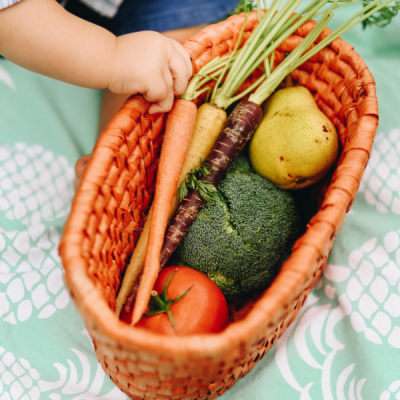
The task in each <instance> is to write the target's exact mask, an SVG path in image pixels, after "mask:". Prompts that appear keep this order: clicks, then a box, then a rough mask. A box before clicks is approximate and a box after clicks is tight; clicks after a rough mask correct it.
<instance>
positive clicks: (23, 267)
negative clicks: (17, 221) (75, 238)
mask: <svg viewBox="0 0 400 400" xmlns="http://www.w3.org/2000/svg"><path fill="white" fill-rule="evenodd" d="M58 242H59V235H58V232H57V230H56V229H55V228H54V227H52V226H50V227H48V228H46V227H45V226H44V225H36V226H32V227H29V228H27V229H26V230H21V231H6V230H4V229H2V228H0V254H1V255H0V320H2V321H4V322H7V323H9V324H17V323H18V322H24V321H27V320H28V319H30V318H31V317H36V318H39V319H45V318H49V317H51V316H52V315H53V314H54V313H55V312H56V311H57V310H62V309H64V308H65V307H66V306H67V305H68V304H69V302H70V296H69V294H68V292H67V290H66V288H65V285H64V282H63V270H62V267H61V264H60V258H59V256H58V252H57V246H58Z"/></svg>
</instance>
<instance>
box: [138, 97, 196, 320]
mask: <svg viewBox="0 0 400 400" xmlns="http://www.w3.org/2000/svg"><path fill="white" fill-rule="evenodd" d="M196 114H197V108H196V105H195V104H194V103H193V102H192V101H188V100H182V99H179V100H175V103H174V105H173V107H172V110H171V111H170V112H169V115H168V118H167V123H166V126H165V135H164V142H163V145H162V149H161V156H160V163H159V165H158V172H157V181H156V191H155V195H154V201H153V205H152V209H153V215H152V218H151V223H150V232H149V241H148V244H147V249H146V259H145V263H144V268H143V276H142V280H141V284H140V286H139V290H138V293H137V297H136V302H135V306H134V309H133V316H132V325H134V324H136V323H137V322H138V321H139V319H140V318H141V317H142V314H143V313H144V311H145V310H146V307H147V304H148V302H149V300H150V294H151V291H152V290H153V286H154V283H155V281H156V279H157V276H158V272H159V270H160V253H161V247H162V245H163V242H164V235H165V230H166V228H167V223H168V215H169V210H170V207H171V204H172V200H173V198H174V195H175V192H176V189H177V185H178V179H179V175H180V172H181V169H182V165H183V163H184V161H185V158H186V153H187V151H188V148H189V143H190V139H191V137H192V132H193V128H194V125H195V123H196Z"/></svg>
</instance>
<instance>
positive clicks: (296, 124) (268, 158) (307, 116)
mask: <svg viewBox="0 0 400 400" xmlns="http://www.w3.org/2000/svg"><path fill="white" fill-rule="evenodd" d="M337 154H338V138H337V133H336V129H335V126H334V125H333V124H332V122H331V121H330V120H329V119H328V117H326V115H325V114H324V113H323V112H322V111H321V110H320V109H319V108H318V106H317V103H316V102H315V100H314V98H313V96H312V95H311V92H310V91H309V90H308V89H306V88H305V87H303V86H297V87H291V88H286V89H282V90H279V91H278V92H276V93H275V94H274V95H273V96H271V98H270V100H269V101H268V103H267V105H266V113H265V115H264V118H263V121H262V122H261V124H260V126H259V128H258V129H257V131H256V132H255V134H254V136H253V138H252V140H251V143H250V160H251V164H252V165H253V167H254V169H255V170H256V171H257V172H258V173H259V174H261V175H262V176H264V177H265V178H267V179H269V180H271V181H272V182H274V183H275V185H277V186H278V187H280V188H282V189H301V188H303V187H306V186H309V185H311V184H313V183H315V182H318V181H319V180H320V179H321V178H322V177H323V176H324V175H325V174H326V172H328V170H329V168H330V167H331V166H332V164H333V163H334V162H335V160H336V157H337Z"/></svg>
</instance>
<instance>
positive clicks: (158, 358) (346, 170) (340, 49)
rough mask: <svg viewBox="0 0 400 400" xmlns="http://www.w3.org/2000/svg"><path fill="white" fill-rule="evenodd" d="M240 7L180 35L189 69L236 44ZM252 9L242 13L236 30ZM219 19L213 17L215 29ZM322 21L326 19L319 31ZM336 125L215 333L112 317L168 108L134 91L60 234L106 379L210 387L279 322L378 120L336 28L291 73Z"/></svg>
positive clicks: (149, 389)
mask: <svg viewBox="0 0 400 400" xmlns="http://www.w3.org/2000/svg"><path fill="white" fill-rule="evenodd" d="M243 22H244V16H243V15H238V16H232V17H230V18H229V19H227V20H226V21H223V22H220V23H218V24H217V26H215V25H214V27H213V28H214V29H210V28H209V27H208V28H205V29H203V30H202V31H201V32H199V33H198V34H196V35H195V36H193V37H192V38H191V39H189V40H187V41H185V42H184V43H183V45H184V47H185V48H186V49H187V51H188V52H189V54H190V55H191V58H192V60H193V68H194V72H197V71H198V70H199V69H200V68H201V67H202V66H203V65H204V64H205V63H207V62H208V61H210V60H211V59H212V58H214V57H216V56H219V55H224V54H226V53H227V52H229V51H231V50H232V48H233V47H234V45H235V43H236V41H237V38H238V36H239V31H240V28H241V26H242V24H243ZM256 23H257V16H256V14H255V13H252V14H251V15H250V17H249V19H248V20H247V23H246V27H245V34H244V40H246V39H247V37H248V36H249V35H250V33H251V31H252V30H253V28H254V26H255V24H256ZM313 25H314V24H313V23H312V22H310V23H307V24H305V25H304V26H303V27H301V28H299V30H298V31H297V32H296V34H294V35H292V36H291V37H290V38H288V39H287V40H286V41H285V42H284V43H283V44H282V45H281V46H280V47H279V48H278V49H277V50H276V53H275V60H276V64H277V63H279V62H280V61H281V60H282V59H283V57H284V55H285V52H290V51H292V50H293V48H294V47H295V46H296V45H297V44H298V43H299V41H301V40H302V38H303V37H304V36H305V35H306V34H307V33H308V32H309V31H310V29H311V28H312V27H313ZM215 28H217V29H215ZM329 32H330V31H329V30H328V29H326V30H325V31H324V32H323V33H322V35H321V37H320V38H319V40H320V39H321V38H322V37H324V36H326V35H327V34H328V33H329ZM292 76H293V78H294V80H295V82H297V84H298V85H303V86H306V87H307V88H308V89H310V90H311V91H312V93H313V94H314V97H315V100H316V101H317V104H318V106H319V107H320V109H321V110H322V111H323V112H324V113H325V114H326V115H327V116H328V117H329V118H330V119H331V120H332V122H333V123H334V125H335V126H336V128H337V131H338V134H339V138H340V143H341V154H340V157H339V159H338V161H337V165H336V168H335V172H334V174H333V178H332V180H331V182H330V185H329V187H328V188H327V190H326V192H324V193H323V194H322V193H321V199H320V200H321V208H320V210H319V212H318V213H317V214H316V215H315V216H314V217H313V218H312V220H311V221H310V222H309V224H308V226H307V231H306V232H305V234H304V235H303V236H302V237H300V238H299V239H298V240H297V241H296V243H295V245H294V247H293V253H292V255H291V257H290V258H289V259H288V260H287V261H286V262H285V264H284V265H283V266H282V269H281V271H280V273H279V275H278V276H277V278H276V279H275V280H274V282H273V283H272V285H271V286H270V287H269V289H268V290H267V291H265V292H264V294H262V296H261V297H259V298H258V299H257V300H251V301H248V303H247V304H246V305H245V306H244V307H242V311H240V312H238V313H237V314H236V321H235V322H233V323H231V324H230V325H229V326H228V328H227V329H226V330H225V331H223V332H222V333H220V334H213V335H197V336H187V337H169V336H168V337H167V336H160V335H157V334H153V333H151V332H147V331H144V330H141V329H136V328H131V327H129V326H128V325H126V324H124V323H122V322H120V321H119V320H118V319H117V318H116V316H115V315H114V313H113V309H114V306H115V297H116V292H117V290H118V287H119V283H120V276H121V273H122V272H123V271H124V269H125V266H126V260H127V257H128V256H129V255H130V254H131V253H132V251H133V249H134V246H135V243H136V241H137V239H138V236H139V233H140V229H141V227H142V226H143V223H144V220H145V212H146V210H147V209H148V206H149V202H150V200H151V197H152V193H153V192H154V184H155V174H156V171H157V160H158V156H159V149H160V146H161V143H162V137H163V129H164V124H165V116H164V115H162V114H158V115H152V116H150V115H148V114H147V110H148V108H149V106H150V104H149V103H148V102H146V101H145V100H144V99H143V98H142V97H140V96H133V97H131V98H130V99H128V101H127V102H126V103H125V105H124V106H123V108H122V109H121V111H120V112H119V113H118V114H117V115H116V117H115V118H114V119H113V120H112V121H111V123H110V124H109V125H108V127H107V128H106V129H105V131H104V132H103V134H102V135H101V136H100V138H99V140H98V143H97V144H96V147H95V149H94V151H93V155H92V159H91V161H90V163H89V165H88V166H87V168H86V171H85V174H84V177H83V179H82V182H81V184H80V187H79V189H78V191H77V193H76V196H75V199H74V201H73V204H72V209H71V214H70V216H69V219H68V221H67V223H66V226H65V230H64V234H63V237H62V240H61V243H60V254H61V257H62V262H63V265H64V268H65V271H66V282H67V285H68V287H69V289H70V293H71V296H72V297H73V299H74V301H75V304H76V307H77V308H78V310H79V312H80V314H81V316H82V317H83V319H84V322H85V324H86V327H87V329H88V331H89V333H90V335H91V337H92V340H93V343H94V347H95V350H96V354H97V357H98V359H99V361H100V363H101V365H102V367H103V368H104V370H105V371H106V372H107V374H108V375H109V376H110V377H111V379H112V380H113V382H114V383H115V384H116V385H117V386H118V387H119V388H120V389H121V390H123V391H124V392H125V393H126V394H127V395H129V396H130V397H131V398H132V399H187V400H195V399H197V400H203V399H210V400H211V399H215V398H216V397H218V396H220V395H222V394H223V393H225V392H226V390H228V389H229V388H231V387H232V386H233V385H234V384H235V382H236V381H237V380H238V379H239V378H241V377H242V376H244V375H246V374H247V373H248V372H249V371H251V369H252V368H253V367H254V365H255V364H256V362H257V361H258V360H260V359H261V358H262V357H263V356H264V355H265V354H266V352H267V351H268V350H269V349H270V348H271V346H273V344H274V343H275V341H276V340H277V339H278V338H279V337H280V336H281V335H282V334H283V332H284V331H285V329H286V328H287V326H288V325H289V324H290V323H291V322H292V321H293V319H294V318H295V316H296V314H297V312H298V311H299V309H300V307H301V306H302V305H303V303H304V301H305V299H306V297H307V295H308V293H309V291H310V290H311V287H312V286H313V284H314V282H315V281H316V279H317V277H318V276H319V274H320V272H321V270H322V268H323V266H324V264H325V262H326V259H327V257H328V255H329V252H330V250H331V248H332V244H333V240H334V238H335V236H336V235H337V233H338V232H339V230H340V228H341V227H342V225H343V222H344V219H345V215H346V212H347V211H348V210H349V209H350V207H351V204H352V202H353V200H354V197H355V195H356V192H357V189H358V187H359V184H360V180H361V178H362V174H363V171H364V169H365V167H366V164H367V162H368V159H369V156H370V152H371V148H372V144H373V140H374V136H375V132H376V128H377V124H378V104H377V98H376V92H375V82H374V79H373V77H372V75H371V74H370V72H369V70H368V68H367V67H366V65H365V63H364V62H363V60H362V59H361V58H360V57H359V55H358V54H357V53H356V52H355V51H354V50H353V48H352V47H351V46H350V45H349V44H347V43H345V42H344V41H343V40H341V39H337V40H335V41H334V42H333V43H332V44H331V45H330V46H329V47H328V48H326V49H324V50H322V51H321V52H319V53H318V54H317V55H315V56H314V57H313V58H312V59H311V60H309V61H307V62H306V63H305V64H304V65H303V66H301V67H300V68H299V69H298V70H296V71H294V72H293V73H292Z"/></svg>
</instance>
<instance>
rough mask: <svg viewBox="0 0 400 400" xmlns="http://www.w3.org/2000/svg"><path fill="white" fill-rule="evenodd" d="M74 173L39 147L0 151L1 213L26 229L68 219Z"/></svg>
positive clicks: (21, 146) (8, 147)
mask: <svg viewBox="0 0 400 400" xmlns="http://www.w3.org/2000/svg"><path fill="white" fill-rule="evenodd" d="M73 177H74V170H73V168H71V167H70V165H69V164H68V161H67V160H66V158H65V157H63V156H60V155H58V156H56V155H54V154H53V153H52V152H51V151H49V150H45V149H43V147H42V146H40V145H34V146H27V145H26V144H25V143H16V144H15V145H13V146H11V145H1V147H0V212H1V213H4V215H5V217H6V218H7V219H10V220H14V219H16V220H20V221H21V222H22V223H23V224H25V225H27V226H33V225H39V224H40V223H42V222H49V221H52V220H54V219H56V218H63V217H66V216H67V215H68V212H69V209H70V205H71V200H72V197H73V196H74V189H73Z"/></svg>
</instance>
